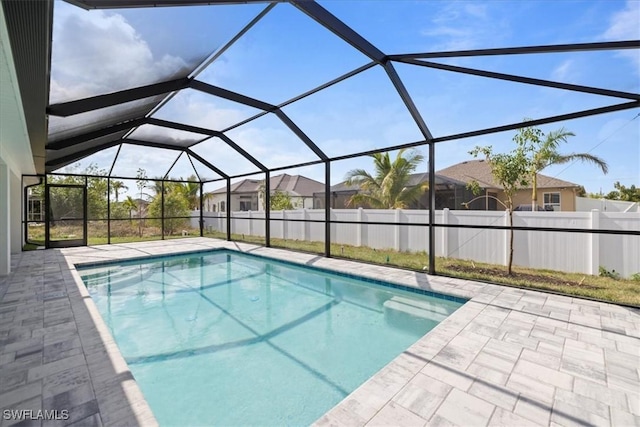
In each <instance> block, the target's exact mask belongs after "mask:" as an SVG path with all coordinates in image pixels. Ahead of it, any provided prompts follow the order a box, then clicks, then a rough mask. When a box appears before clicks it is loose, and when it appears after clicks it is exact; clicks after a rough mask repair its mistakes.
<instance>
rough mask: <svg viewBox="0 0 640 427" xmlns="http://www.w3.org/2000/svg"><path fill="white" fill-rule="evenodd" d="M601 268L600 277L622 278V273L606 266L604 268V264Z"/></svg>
mask: <svg viewBox="0 0 640 427" xmlns="http://www.w3.org/2000/svg"><path fill="white" fill-rule="evenodd" d="M599 270H600V277H608V278H610V279H619V278H620V273H617V272H616V271H615V270H611V271H609V270H607V269H606V268H604V267H603V266H600V268H599Z"/></svg>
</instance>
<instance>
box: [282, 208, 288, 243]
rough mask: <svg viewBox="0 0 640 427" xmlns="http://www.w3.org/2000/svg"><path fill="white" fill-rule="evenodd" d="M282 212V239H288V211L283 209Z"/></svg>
mask: <svg viewBox="0 0 640 427" xmlns="http://www.w3.org/2000/svg"><path fill="white" fill-rule="evenodd" d="M281 212H282V221H281V222H282V239H283V240H287V235H288V233H287V221H285V220H286V218H287V217H286V212H287V211H285V210H284V209H283V210H282V211H281Z"/></svg>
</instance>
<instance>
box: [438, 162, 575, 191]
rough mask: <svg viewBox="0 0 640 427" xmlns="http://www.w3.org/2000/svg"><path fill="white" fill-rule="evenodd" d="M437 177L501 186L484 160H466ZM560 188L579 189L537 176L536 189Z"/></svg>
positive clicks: (485, 186)
mask: <svg viewBox="0 0 640 427" xmlns="http://www.w3.org/2000/svg"><path fill="white" fill-rule="evenodd" d="M438 175H442V176H445V177H448V178H451V179H455V180H458V181H462V182H464V183H469V182H472V181H477V182H478V184H479V185H480V187H481V188H499V189H501V188H502V186H501V185H500V184H498V183H496V182H495V180H494V178H493V175H492V174H491V168H490V167H489V163H487V162H486V161H485V160H467V161H464V162H461V163H457V164H455V165H453V166H449V167H448V168H444V169H441V170H439V171H438ZM562 187H579V185H578V184H574V183H573V182H569V181H564V180H562V179H558V178H553V177H550V176H547V175H543V174H541V173H539V174H538V188H562Z"/></svg>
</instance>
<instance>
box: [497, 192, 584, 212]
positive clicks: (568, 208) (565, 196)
mask: <svg viewBox="0 0 640 427" xmlns="http://www.w3.org/2000/svg"><path fill="white" fill-rule="evenodd" d="M537 193H538V206H541V207H542V206H543V205H544V193H560V211H562V212H575V210H576V195H575V190H574V189H573V188H543V189H538V191H537ZM498 199H500V200H501V201H502V202H503V203H505V204H506V201H507V198H506V196H505V195H504V192H503V191H499V192H498ZM530 204H531V189H523V190H519V191H518V192H517V193H516V194H515V196H514V197H513V206H514V207H515V206H518V205H530ZM498 210H504V208H503V207H502V206H498Z"/></svg>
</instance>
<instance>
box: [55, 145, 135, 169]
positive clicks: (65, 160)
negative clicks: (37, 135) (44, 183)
mask: <svg viewBox="0 0 640 427" xmlns="http://www.w3.org/2000/svg"><path fill="white" fill-rule="evenodd" d="M121 142H122V141H120V140H119V139H118V140H115V141H108V142H105V143H102V144H99V145H96V146H95V147H91V148H87V149H85V150H81V151H78V152H75V153H72V154H67V155H66V156H62V157H58V158H53V159H49V160H47V161H46V162H45V167H46V169H49V167H52V168H56V167H62V166H63V165H64V164H69V163H71V162H75V161H76V160H79V159H82V158H84V157H87V156H90V155H92V154H94V153H97V152H98V151H100V150H105V149H107V148H111V147H115V146H116V145H120V144H121ZM58 165H60V166H58Z"/></svg>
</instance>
